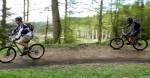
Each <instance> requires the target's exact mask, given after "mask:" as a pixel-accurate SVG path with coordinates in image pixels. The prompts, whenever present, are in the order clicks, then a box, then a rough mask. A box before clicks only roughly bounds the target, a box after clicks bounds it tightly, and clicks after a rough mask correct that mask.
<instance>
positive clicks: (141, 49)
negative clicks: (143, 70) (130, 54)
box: [133, 38, 148, 51]
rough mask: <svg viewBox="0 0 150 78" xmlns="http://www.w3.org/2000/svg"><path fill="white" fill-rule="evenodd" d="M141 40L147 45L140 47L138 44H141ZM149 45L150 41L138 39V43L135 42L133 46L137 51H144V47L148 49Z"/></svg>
mask: <svg viewBox="0 0 150 78" xmlns="http://www.w3.org/2000/svg"><path fill="white" fill-rule="evenodd" d="M139 40H142V41H143V42H144V44H145V46H144V47H143V48H138V47H137V45H139ZM147 47H148V42H147V40H145V39H141V38H140V39H138V40H137V43H136V44H133V48H134V49H136V50H137V51H143V50H144V49H146V48H147Z"/></svg>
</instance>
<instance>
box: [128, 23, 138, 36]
mask: <svg viewBox="0 0 150 78" xmlns="http://www.w3.org/2000/svg"><path fill="white" fill-rule="evenodd" d="M128 26H130V27H131V29H130V31H129V32H128V35H130V36H136V35H138V33H139V32H140V24H139V23H137V22H133V23H131V24H129V25H128Z"/></svg>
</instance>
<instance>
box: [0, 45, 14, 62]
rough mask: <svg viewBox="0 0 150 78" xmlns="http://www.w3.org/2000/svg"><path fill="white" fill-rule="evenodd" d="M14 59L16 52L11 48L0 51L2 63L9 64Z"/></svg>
mask: <svg viewBox="0 0 150 78" xmlns="http://www.w3.org/2000/svg"><path fill="white" fill-rule="evenodd" d="M15 57H16V50H15V49H14V48H12V47H4V48H1V49H0V61H1V62H2V63H9V62H11V61H13V60H14V59H15Z"/></svg>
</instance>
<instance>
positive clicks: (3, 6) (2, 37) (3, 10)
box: [0, 0, 7, 46]
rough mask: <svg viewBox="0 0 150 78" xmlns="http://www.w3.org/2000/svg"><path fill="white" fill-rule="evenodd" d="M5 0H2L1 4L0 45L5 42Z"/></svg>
mask: <svg viewBox="0 0 150 78" xmlns="http://www.w3.org/2000/svg"><path fill="white" fill-rule="evenodd" d="M6 10H7V8H6V0H3V5H2V22H1V26H2V27H1V30H0V32H1V41H2V46H4V45H5V44H6V40H5V39H6V36H5V35H6V33H5V32H6V26H7V25H6V17H7V14H6Z"/></svg>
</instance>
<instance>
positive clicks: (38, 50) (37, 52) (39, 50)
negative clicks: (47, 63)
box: [28, 44, 45, 60]
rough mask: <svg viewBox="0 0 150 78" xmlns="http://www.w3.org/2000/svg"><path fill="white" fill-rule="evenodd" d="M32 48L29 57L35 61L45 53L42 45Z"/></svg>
mask: <svg viewBox="0 0 150 78" xmlns="http://www.w3.org/2000/svg"><path fill="white" fill-rule="evenodd" d="M30 48H31V50H30V51H29V53H28V56H29V57H30V58H32V59H33V60H38V59H40V58H41V57H42V56H43V55H44V53H45V48H44V46H43V45H41V44H33V45H31V46H30Z"/></svg>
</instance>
